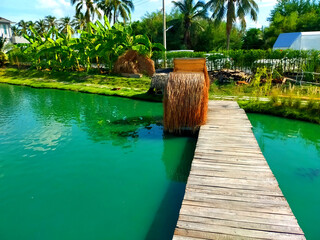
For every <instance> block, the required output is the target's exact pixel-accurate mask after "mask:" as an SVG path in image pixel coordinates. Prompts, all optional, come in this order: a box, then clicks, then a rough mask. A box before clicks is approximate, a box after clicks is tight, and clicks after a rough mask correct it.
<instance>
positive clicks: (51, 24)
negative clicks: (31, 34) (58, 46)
mask: <svg viewBox="0 0 320 240" xmlns="http://www.w3.org/2000/svg"><path fill="white" fill-rule="evenodd" d="M44 21H45V22H46V25H47V29H48V31H50V29H51V28H56V27H57V24H58V22H57V18H56V17H54V16H51V15H49V16H46V17H45V18H44ZM51 38H54V33H53V32H52V34H51Z"/></svg>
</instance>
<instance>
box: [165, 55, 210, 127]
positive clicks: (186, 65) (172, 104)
mask: <svg viewBox="0 0 320 240" xmlns="http://www.w3.org/2000/svg"><path fill="white" fill-rule="evenodd" d="M174 63H175V68H174V72H173V73H170V75H169V80H168V84H167V88H166V92H165V95H164V128H165V130H166V131H169V132H178V133H180V132H181V131H182V130H184V129H190V130H192V131H195V130H197V129H198V128H199V126H201V125H203V124H205V122H206V119H207V109H208V94H209V93H208V91H209V76H208V72H207V69H206V61H205V59H175V60H174Z"/></svg>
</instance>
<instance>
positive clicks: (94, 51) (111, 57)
mask: <svg viewBox="0 0 320 240" xmlns="http://www.w3.org/2000/svg"><path fill="white" fill-rule="evenodd" d="M88 26H89V27H88V28H87V30H83V31H79V33H80V37H79V38H73V37H72V30H71V27H70V26H69V25H67V26H66V33H63V32H59V31H58V30H57V29H56V28H55V27H53V28H51V29H50V30H49V32H48V33H45V34H44V35H40V34H38V33H37V31H36V30H35V29H34V28H33V27H30V31H31V32H32V33H33V34H32V35H31V36H29V35H26V34H25V35H24V37H25V38H26V39H27V40H28V41H29V42H30V44H21V45H20V46H19V47H18V48H19V49H20V50H21V51H22V52H23V53H24V56H28V60H27V61H30V62H31V63H32V65H33V66H34V67H35V68H37V69H47V68H48V69H54V70H59V71H62V70H81V69H86V70H87V71H88V70H89V69H91V68H92V64H93V63H95V64H97V67H98V68H101V67H102V65H104V68H105V69H107V70H109V71H111V70H112V66H113V63H114V62H115V61H116V60H117V58H118V57H119V56H120V55H121V54H122V53H124V52H125V51H126V50H128V49H133V50H136V51H138V52H139V53H141V54H144V55H147V56H149V57H151V55H152V52H153V49H154V48H157V49H160V50H163V46H162V45H161V44H156V43H155V44H153V43H151V41H150V40H149V38H148V37H147V36H146V35H133V34H132V30H131V27H130V26H124V25H121V24H114V25H113V26H112V27H111V26H110V24H109V22H108V19H107V17H105V19H104V24H102V23H101V22H100V21H96V22H95V23H94V24H93V23H91V22H90V23H89V25H88ZM51 36H55V38H52V37H51ZM17 52H18V51H17V50H12V54H16V53H17ZM12 59H13V60H14V58H12ZM24 60H25V61H26V59H24Z"/></svg>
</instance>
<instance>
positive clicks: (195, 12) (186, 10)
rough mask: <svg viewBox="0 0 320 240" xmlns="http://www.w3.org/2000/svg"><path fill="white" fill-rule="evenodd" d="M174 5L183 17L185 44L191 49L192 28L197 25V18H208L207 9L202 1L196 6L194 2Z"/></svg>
mask: <svg viewBox="0 0 320 240" xmlns="http://www.w3.org/2000/svg"><path fill="white" fill-rule="evenodd" d="M172 3H173V5H174V6H175V7H176V8H178V9H179V11H180V12H181V14H182V16H183V27H184V38H183V39H184V44H185V46H186V47H188V48H191V34H190V29H191V26H192V25H193V24H194V23H196V22H195V21H194V20H195V19H196V18H206V15H207V8H206V6H205V4H204V2H202V1H198V2H197V3H196V4H194V1H193V0H182V1H176V2H175V1H173V2H172Z"/></svg>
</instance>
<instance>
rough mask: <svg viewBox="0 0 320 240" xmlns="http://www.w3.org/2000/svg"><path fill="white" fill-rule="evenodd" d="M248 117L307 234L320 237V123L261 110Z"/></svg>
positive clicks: (281, 186) (315, 238)
mask: <svg viewBox="0 0 320 240" xmlns="http://www.w3.org/2000/svg"><path fill="white" fill-rule="evenodd" d="M248 117H249V119H250V121H251V123H252V125H253V132H254V134H255V136H256V138H257V140H258V143H259V146H260V148H261V150H262V152H263V154H264V156H265V158H266V159H267V161H268V163H269V166H270V168H271V170H272V172H273V173H274V175H275V177H276V178H277V180H278V182H279V185H280V188H281V190H282V192H283V194H284V196H285V197H286V199H287V200H288V203H289V205H290V207H291V209H292V211H293V213H294V215H295V216H296V218H297V220H298V222H299V225H300V226H301V228H302V230H303V231H304V233H305V235H306V238H307V239H308V240H318V239H320V228H319V224H320V125H317V124H312V123H307V122H301V121H295V120H290V119H285V118H279V117H273V116H266V115H260V114H248Z"/></svg>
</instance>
